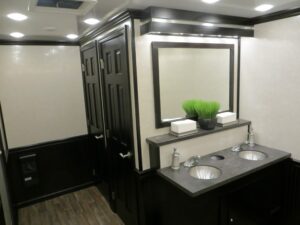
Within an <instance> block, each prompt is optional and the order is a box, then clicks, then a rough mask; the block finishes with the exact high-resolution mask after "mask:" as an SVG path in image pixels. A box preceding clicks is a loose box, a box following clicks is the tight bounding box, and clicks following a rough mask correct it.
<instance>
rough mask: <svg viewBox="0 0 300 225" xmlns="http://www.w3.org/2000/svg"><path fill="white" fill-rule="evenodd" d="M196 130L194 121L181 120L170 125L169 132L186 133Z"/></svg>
mask: <svg viewBox="0 0 300 225" xmlns="http://www.w3.org/2000/svg"><path fill="white" fill-rule="evenodd" d="M195 130H197V123H196V121H194V120H181V121H175V122H172V123H171V132H174V133H186V132H189V131H195Z"/></svg>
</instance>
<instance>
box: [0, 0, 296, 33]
mask: <svg viewBox="0 0 300 225" xmlns="http://www.w3.org/2000/svg"><path fill="white" fill-rule="evenodd" d="M263 3H268V4H273V5H275V7H274V8H273V9H272V10H270V11H268V12H266V13H271V12H276V11H280V10H284V9H292V8H297V7H300V0H297V1H295V0H220V1H219V2H218V3H216V4H205V3H203V2H202V1H201V0H98V3H97V5H96V6H95V7H94V8H93V9H92V10H91V11H90V12H89V13H87V14H86V15H84V16H79V17H77V16H76V15H71V14H66V13H64V14H62V13H38V12H28V11H27V1H26V0H1V2H0V35H1V37H3V35H8V34H9V33H10V32H13V31H19V32H23V33H25V34H26V35H33V36H45V37H48V36H49V37H56V36H60V37H63V36H65V35H66V34H68V33H79V34H82V33H83V32H86V31H87V30H89V29H91V27H90V26H88V25H85V24H84V23H83V22H82V21H83V19H85V18H87V17H89V16H93V17H97V18H99V19H100V20H104V19H105V18H108V17H109V16H111V15H113V14H115V13H117V12H118V11H121V10H123V9H126V8H135V9H145V8H147V7H149V6H158V7H167V8H176V9H184V10H193V11H200V12H209V13H218V14H225V15H233V16H242V17H255V16H260V15H264V14H266V13H262V12H256V11H255V10H254V8H255V7H256V6H258V5H260V4H263ZM14 11H17V12H21V13H25V14H27V15H28V16H29V19H28V20H26V21H24V22H14V21H11V20H9V19H8V18H6V14H7V13H9V12H14Z"/></svg>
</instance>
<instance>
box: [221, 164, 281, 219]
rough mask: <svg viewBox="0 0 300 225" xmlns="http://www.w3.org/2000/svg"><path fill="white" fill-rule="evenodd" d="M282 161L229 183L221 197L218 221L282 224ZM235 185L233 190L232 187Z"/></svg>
mask: <svg viewBox="0 0 300 225" xmlns="http://www.w3.org/2000/svg"><path fill="white" fill-rule="evenodd" d="M284 176H285V163H284V162H283V163H279V164H277V165H275V166H272V167H269V168H267V169H265V170H263V171H261V172H259V173H256V174H253V175H251V176H248V177H246V178H244V179H241V180H239V181H237V182H235V183H233V184H231V185H229V186H227V187H228V190H233V191H232V192H231V193H228V194H226V195H224V198H223V200H222V210H221V215H222V219H221V220H222V223H221V224H222V225H283V224H285V223H284V222H283V221H282V206H283V205H282V203H283V194H284ZM234 189H236V190H234Z"/></svg>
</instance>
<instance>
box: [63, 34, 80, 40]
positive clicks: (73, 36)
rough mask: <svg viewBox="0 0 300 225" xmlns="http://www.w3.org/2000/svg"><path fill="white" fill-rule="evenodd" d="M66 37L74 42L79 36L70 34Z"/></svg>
mask: <svg viewBox="0 0 300 225" xmlns="http://www.w3.org/2000/svg"><path fill="white" fill-rule="evenodd" d="M66 37H67V38H69V39H71V40H74V39H77V38H78V35H77V34H68V35H67V36H66Z"/></svg>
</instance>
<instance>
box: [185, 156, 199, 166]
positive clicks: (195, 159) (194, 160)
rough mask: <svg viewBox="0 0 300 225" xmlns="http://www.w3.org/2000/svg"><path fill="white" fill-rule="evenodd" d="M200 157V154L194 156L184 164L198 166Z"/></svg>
mask: <svg viewBox="0 0 300 225" xmlns="http://www.w3.org/2000/svg"><path fill="white" fill-rule="evenodd" d="M200 159H201V156H200V155H196V156H192V157H190V158H189V159H188V160H186V161H185V162H184V164H183V166H184V167H193V166H196V165H197V163H198V162H199V160H200Z"/></svg>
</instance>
